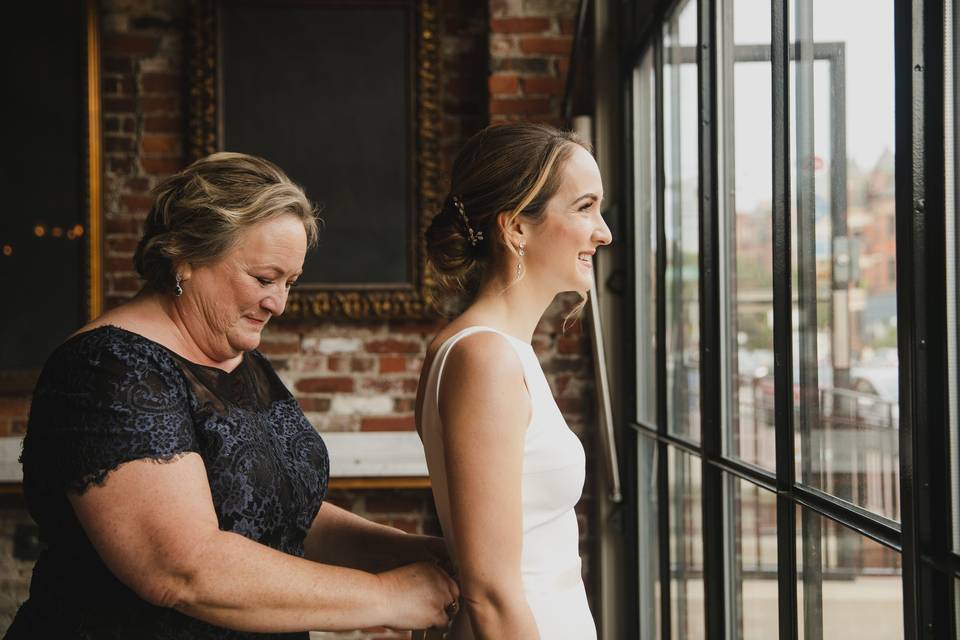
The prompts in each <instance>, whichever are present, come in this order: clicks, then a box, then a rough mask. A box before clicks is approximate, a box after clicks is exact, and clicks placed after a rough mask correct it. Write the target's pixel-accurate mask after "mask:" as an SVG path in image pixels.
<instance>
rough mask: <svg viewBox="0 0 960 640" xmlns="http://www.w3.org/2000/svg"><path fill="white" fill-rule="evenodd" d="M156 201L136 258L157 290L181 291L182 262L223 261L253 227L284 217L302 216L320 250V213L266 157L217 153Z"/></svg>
mask: <svg viewBox="0 0 960 640" xmlns="http://www.w3.org/2000/svg"><path fill="white" fill-rule="evenodd" d="M154 197H155V200H154V203H153V207H151V209H150V213H149V214H147V219H146V222H145V224H144V231H143V237H141V238H140V242H139V244H138V245H137V250H136V253H135V254H134V256H133V261H134V266H135V267H136V269H137V273H139V274H140V277H141V278H143V279H144V281H145V283H146V284H145V286H146V287H148V288H150V289H154V290H157V291H163V290H165V289H169V288H171V287H172V286H173V283H174V277H175V276H174V274H173V265H174V263H177V262H188V263H190V264H192V265H194V266H200V265H205V264H210V263H213V262H216V261H217V260H218V259H220V258H221V257H223V255H224V254H225V253H227V252H228V251H229V250H230V249H231V248H233V247H234V246H235V244H236V242H237V241H238V239H239V237H240V235H241V233H242V232H243V231H244V230H245V229H246V228H248V227H250V226H252V225H254V224H257V223H258V222H262V221H264V220H269V219H270V218H274V217H276V216H279V215H284V214H292V215H294V216H296V217H297V218H299V219H300V221H301V222H303V228H304V231H306V233H307V244H308V247H311V248H312V247H314V246H316V244H317V236H318V228H317V217H316V210H315V209H314V207H313V205H312V204H311V203H310V201H309V200H307V196H306V195H305V194H304V192H303V189H301V188H300V187H299V186H298V185H296V184H295V183H294V182H293V181H292V180H290V178H288V177H287V175H286V174H285V173H284V172H283V171H281V170H280V168H279V167H277V166H276V165H275V164H273V163H272V162H269V161H267V160H264V159H263V158H258V157H256V156H251V155H247V154H243V153H232V152H221V153H213V154H211V155H209V156H207V157H205V158H201V159H199V160H197V161H196V162H194V163H193V164H191V165H190V166H189V167H187V168H186V169H184V170H183V171H181V172H180V173H177V174H175V175H172V176H170V177H168V178H166V179H165V180H163V181H162V182H161V183H160V184H159V185H157V187H156V188H155V189H154Z"/></svg>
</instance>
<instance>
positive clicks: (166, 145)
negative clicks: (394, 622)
mask: <svg viewBox="0 0 960 640" xmlns="http://www.w3.org/2000/svg"><path fill="white" fill-rule="evenodd" d="M441 8H442V13H441V56H442V62H443V66H444V72H443V79H444V80H443V86H442V90H441V94H442V95H441V100H442V112H443V128H442V132H443V133H442V135H443V139H442V154H443V161H444V164H445V167H446V168H447V169H448V168H449V166H450V164H451V163H452V159H453V156H454V155H455V153H456V151H457V150H458V149H459V147H460V146H461V145H462V144H463V142H464V141H465V140H466V138H467V137H468V136H469V135H471V134H472V133H474V132H475V131H477V130H478V129H480V128H481V127H483V126H484V125H485V124H486V123H487V122H488V121H489V120H494V121H496V120H505V119H533V120H539V121H545V122H550V123H553V124H560V119H559V116H560V100H561V96H562V93H563V82H564V74H565V73H566V71H567V69H566V56H567V54H568V52H569V48H570V44H571V41H572V29H573V16H574V15H575V13H576V0H561V1H558V2H557V1H554V2H548V1H546V0H542V1H539V2H537V1H535V0H525V1H524V2H519V1H512V0H511V1H507V2H504V1H503V0H491V1H490V4H489V6H487V5H486V4H485V3H478V2H473V1H472V0H441ZM101 26H102V40H103V42H102V52H103V78H102V84H103V86H102V89H103V124H104V220H105V224H104V228H105V240H106V242H105V245H106V246H105V280H106V282H105V286H106V303H107V306H108V307H112V306H116V305H117V304H120V303H121V302H123V301H124V300H127V299H129V298H130V297H131V296H132V295H133V294H134V293H135V292H136V291H137V290H138V289H139V281H138V279H137V277H136V275H135V273H134V271H133V266H132V260H131V258H132V255H133V250H134V248H135V246H136V242H137V240H138V238H139V233H140V231H141V225H142V221H143V218H144V216H145V215H146V212H147V210H148V208H149V206H150V202H151V199H150V196H149V192H150V189H151V188H152V187H153V186H154V185H156V183H157V182H158V181H159V180H160V179H162V178H163V177H165V176H167V175H169V174H170V173H172V172H174V171H176V170H179V169H180V168H182V167H183V166H184V165H185V162H186V156H185V153H184V147H183V139H184V133H185V121H184V118H183V115H182V113H183V108H184V99H185V92H184V69H185V66H184V65H185V60H184V31H185V26H186V7H185V3H184V2H183V0H101ZM445 173H449V171H445ZM575 302H576V297H570V296H567V297H561V298H560V299H558V300H557V301H556V302H555V303H554V305H553V306H552V307H551V308H550V310H549V311H548V312H547V314H546V316H545V318H544V320H543V322H542V323H541V325H540V327H538V329H537V332H536V334H535V337H534V348H535V349H536V352H537V354H538V356H539V357H540V358H541V362H542V363H543V367H544V370H545V372H546V374H547V377H548V379H549V381H550V384H551V386H552V388H553V390H554V392H555V394H556V396H557V399H558V403H559V404H560V408H561V409H562V410H563V413H564V415H565V416H566V418H567V421H568V422H569V424H570V426H571V427H572V428H573V430H574V431H575V432H577V434H578V435H580V437H581V439H582V440H583V442H584V445H585V448H586V450H587V459H588V479H587V486H586V488H585V492H584V500H583V501H582V502H581V504H580V505H578V508H577V511H578V517H579V519H580V527H581V547H582V548H581V553H582V555H583V558H584V571H585V574H586V576H587V584H588V592H590V594H591V598H592V593H593V592H594V589H593V588H592V582H593V580H592V574H591V572H590V567H591V564H590V558H591V556H592V555H593V550H592V545H593V541H594V537H593V536H592V534H591V533H590V532H591V527H592V524H593V515H592V514H593V498H592V495H593V489H592V487H593V484H594V483H593V481H592V477H593V475H594V473H595V470H594V467H595V466H596V465H595V464H594V462H593V451H594V449H595V447H594V446H593V439H594V434H595V431H596V429H595V421H594V413H595V412H594V410H593V407H594V404H593V382H592V380H593V374H592V368H591V365H590V359H589V350H588V345H587V341H586V338H585V336H584V335H582V332H581V329H580V325H579V324H574V325H573V326H571V327H568V329H567V331H566V332H565V333H564V332H563V330H562V328H561V325H562V322H563V321H562V318H563V316H564V315H565V313H566V311H567V310H568V309H569V308H570V307H571V306H572V305H573V304H575ZM441 326H442V322H425V323H410V322H378V323H367V324H357V323H332V322H326V323H320V324H310V325H308V324H281V323H277V324H274V325H272V326H270V327H269V329H268V330H267V331H266V332H265V334H264V340H263V343H262V347H261V350H262V351H263V352H264V353H266V354H267V355H268V356H269V357H270V358H271V360H272V361H273V363H274V364H275V366H276V368H277V371H278V373H279V374H280V376H281V377H282V379H283V380H284V382H285V383H286V384H287V385H288V387H289V388H290V389H291V390H292V391H293V392H294V394H295V395H296V396H297V398H298V400H299V402H300V404H301V406H302V407H303V409H304V412H305V413H306V415H307V416H308V417H309V419H310V420H311V422H312V423H313V424H314V425H316V426H317V428H318V429H320V430H321V431H374V430H410V429H413V403H414V398H415V393H416V382H417V376H418V373H419V368H420V366H421V363H422V360H423V356H424V352H425V349H426V346H427V344H429V341H430V338H431V337H432V336H433V335H434V334H435V333H436V332H437V330H438V329H439V328H440V327H441ZM26 412H27V399H25V398H8V399H0V435H2V434H8V433H10V434H16V433H22V431H23V429H24V427H25V419H26ZM329 499H330V500H331V501H332V502H334V503H337V504H339V505H341V506H344V507H345V508H348V509H351V510H353V511H355V512H357V513H360V514H361V515H364V516H367V517H370V518H372V519H375V520H378V521H383V522H389V523H391V524H393V525H395V526H398V527H400V528H403V529H405V530H409V531H418V532H425V533H436V532H437V531H438V527H437V524H436V516H435V514H434V511H433V507H432V501H431V496H430V493H429V491H425V490H419V491H418V490H404V491H334V492H332V493H331V495H330V498H329ZM28 520H29V519H28V516H27V515H26V514H25V513H24V512H23V511H22V510H19V509H15V508H13V509H10V508H8V509H0V564H3V566H4V567H7V566H8V565H9V566H10V567H12V568H11V569H7V570H5V574H4V575H5V576H7V577H6V578H5V579H4V581H2V582H0V632H2V630H3V629H5V627H6V625H7V624H8V622H9V619H10V618H11V617H12V615H13V613H14V611H15V607H16V604H17V603H19V601H21V600H22V598H23V597H24V595H25V594H26V586H27V582H28V576H29V567H30V563H24V562H23V561H16V560H13V559H12V558H11V551H10V546H11V541H12V536H13V530H14V525H15V523H17V522H25V521H28ZM595 610H596V609H595ZM321 637H323V638H367V639H369V638H397V637H405V636H404V635H402V634H395V633H392V632H389V631H386V630H375V631H371V632H369V633H351V634H322V636H321Z"/></svg>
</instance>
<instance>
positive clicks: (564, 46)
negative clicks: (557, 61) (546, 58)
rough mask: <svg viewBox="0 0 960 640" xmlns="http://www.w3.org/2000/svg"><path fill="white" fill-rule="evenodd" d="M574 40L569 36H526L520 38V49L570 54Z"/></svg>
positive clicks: (527, 51) (529, 51)
mask: <svg viewBox="0 0 960 640" xmlns="http://www.w3.org/2000/svg"><path fill="white" fill-rule="evenodd" d="M572 42H573V41H572V40H571V39H570V37H569V36H561V37H557V38H538V37H526V38H522V39H521V40H520V51H523V52H524V53H543V54H548V55H564V56H565V55H569V54H570V47H571V45H572Z"/></svg>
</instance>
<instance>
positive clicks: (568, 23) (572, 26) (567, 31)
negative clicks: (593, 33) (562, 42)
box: [558, 18, 577, 36]
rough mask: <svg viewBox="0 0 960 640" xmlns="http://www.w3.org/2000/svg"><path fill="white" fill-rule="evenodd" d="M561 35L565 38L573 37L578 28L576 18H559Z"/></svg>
mask: <svg viewBox="0 0 960 640" xmlns="http://www.w3.org/2000/svg"><path fill="white" fill-rule="evenodd" d="M558 22H559V23H560V33H562V34H563V35H565V36H572V35H573V32H574V31H575V30H576V28H577V21H576V19H574V18H559V19H558Z"/></svg>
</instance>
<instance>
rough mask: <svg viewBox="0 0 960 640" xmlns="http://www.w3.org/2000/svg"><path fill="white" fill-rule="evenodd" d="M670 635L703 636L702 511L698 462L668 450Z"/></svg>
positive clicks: (682, 639) (680, 639) (679, 639)
mask: <svg viewBox="0 0 960 640" xmlns="http://www.w3.org/2000/svg"><path fill="white" fill-rule="evenodd" d="M667 458H668V460H667V468H668V473H669V477H670V636H671V638H672V639H673V640H700V639H701V638H704V637H705V634H704V611H703V606H704V599H703V598H704V596H703V537H702V535H703V527H702V526H701V522H702V519H703V510H702V506H701V500H702V497H701V496H702V492H701V486H702V485H701V482H700V460H699V459H698V458H696V457H694V456H691V455H690V454H687V453H684V452H682V451H680V450H679V449H677V448H675V447H669V449H668V456H667Z"/></svg>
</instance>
